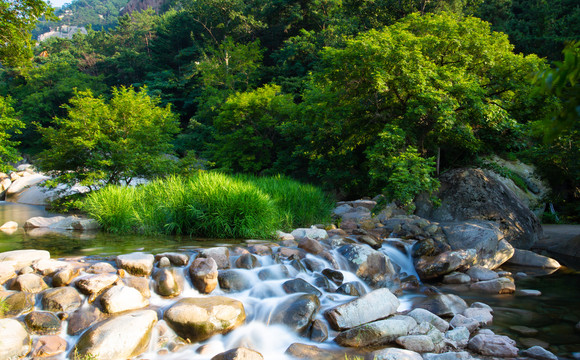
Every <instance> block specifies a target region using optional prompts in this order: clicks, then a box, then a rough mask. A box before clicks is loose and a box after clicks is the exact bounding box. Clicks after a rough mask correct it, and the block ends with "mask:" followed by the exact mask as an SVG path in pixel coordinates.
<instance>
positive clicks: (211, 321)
mask: <svg viewBox="0 0 580 360" xmlns="http://www.w3.org/2000/svg"><path fill="white" fill-rule="evenodd" d="M163 318H164V320H165V321H167V324H168V325H169V326H170V327H171V328H172V329H173V330H174V331H175V332H176V333H177V334H178V335H179V336H181V337H182V338H184V339H187V340H189V341H191V342H199V341H204V340H207V339H209V338H210V337H212V336H214V335H217V334H225V333H227V332H229V331H231V330H233V329H235V328H237V327H238V326H240V325H241V324H243V323H244V321H245V320H246V313H245V311H244V305H243V304H242V303H241V302H240V301H238V300H234V299H230V298H227V297H224V296H211V297H204V298H184V299H181V300H180V301H178V302H177V303H175V304H173V305H172V306H171V307H170V308H169V309H168V310H167V311H166V312H165V314H164V316H163Z"/></svg>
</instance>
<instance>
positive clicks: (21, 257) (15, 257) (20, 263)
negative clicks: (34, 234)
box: [0, 250, 50, 271]
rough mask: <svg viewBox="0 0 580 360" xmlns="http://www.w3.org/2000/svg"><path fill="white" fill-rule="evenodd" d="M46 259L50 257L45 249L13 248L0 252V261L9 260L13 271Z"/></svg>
mask: <svg viewBox="0 0 580 360" xmlns="http://www.w3.org/2000/svg"><path fill="white" fill-rule="evenodd" d="M48 259H50V253H49V252H48V251H46V250H14V251H6V252H3V253H0V263H1V262H10V263H11V264H12V266H13V267H14V270H15V271H20V269H22V268H24V267H26V266H30V265H32V264H34V263H36V262H38V261H40V260H48Z"/></svg>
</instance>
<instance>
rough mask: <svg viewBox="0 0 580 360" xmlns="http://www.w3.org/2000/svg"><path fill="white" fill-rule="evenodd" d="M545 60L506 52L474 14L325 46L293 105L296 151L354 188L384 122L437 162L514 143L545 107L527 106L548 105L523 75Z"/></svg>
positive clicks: (407, 22)
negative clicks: (297, 111) (297, 118)
mask: <svg viewBox="0 0 580 360" xmlns="http://www.w3.org/2000/svg"><path fill="white" fill-rule="evenodd" d="M544 67H545V64H544V61H542V60H541V59H538V58H537V57H535V56H528V57H524V56H522V55H518V54H514V53H513V52H512V46H511V45H510V43H509V41H508V39H507V37H506V36H505V35H503V34H499V33H494V32H492V31H491V30H490V27H489V24H487V23H485V22H482V21H481V20H479V19H476V18H472V17H467V18H459V17H457V16H455V15H453V14H449V13H442V14H439V15H431V14H427V15H424V16H420V15H418V14H413V15H410V16H408V17H406V18H405V19H403V20H401V21H399V22H397V23H396V24H394V25H392V26H389V27H386V28H385V29H384V30H381V31H377V30H371V31H369V32H366V33H362V34H360V35H359V36H358V37H356V38H354V39H351V40H348V41H347V43H346V46H345V47H344V48H327V49H325V51H324V53H323V59H322V67H321V69H320V70H319V71H318V72H317V73H315V74H314V77H313V81H312V83H311V84H310V87H309V89H308V90H307V91H306V92H305V94H304V103H303V104H301V117H302V121H303V123H302V124H298V125H295V126H294V129H292V132H294V133H296V134H297V135H296V138H297V139H300V138H304V140H303V141H300V143H301V146H300V147H299V148H298V149H297V151H296V152H295V155H298V156H300V157H303V158H306V159H308V161H309V170H310V172H311V173H313V174H315V175H316V176H317V177H319V178H321V179H323V181H325V182H329V183H331V184H333V185H334V186H349V187H352V185H353V184H354V181H362V182H363V183H365V182H368V181H365V180H364V176H367V175H366V174H365V172H366V173H367V174H368V170H365V164H366V166H367V167H368V163H367V160H368V159H367V158H366V154H367V153H368V152H367V149H369V148H370V147H372V146H373V145H374V144H375V143H376V142H377V141H379V137H378V135H377V134H380V133H384V132H388V130H386V129H385V126H386V125H393V126H396V127H398V128H400V129H401V130H402V131H403V133H404V137H405V145H410V146H413V147H414V148H416V149H417V151H418V154H419V155H420V156H422V157H425V158H428V157H430V156H433V155H435V154H436V153H437V151H438V150H440V151H441V154H442V161H444V163H443V165H445V166H449V165H452V164H450V163H449V162H450V161H452V160H451V159H455V160H454V161H457V158H458V155H459V156H461V155H462V154H463V155H462V156H464V157H466V156H473V155H475V154H477V153H482V152H483V153H485V152H494V151H502V150H509V149H511V148H513V147H517V146H519V145H520V144H521V141H520V140H519V137H520V136H523V134H522V132H521V130H520V128H519V123H524V122H527V121H530V120H532V119H533V116H538V117H540V116H542V115H543V114H544V113H545V111H544V112H542V111H539V110H537V111H536V113H535V114H531V113H530V112H529V110H530V109H538V108H547V106H545V99H543V97H540V96H535V95H534V92H533V86H532V85H531V83H530V80H529V75H530V74H531V73H533V72H534V71H538V70H540V69H543V68H544ZM408 161H411V160H408ZM347 191H348V189H347Z"/></svg>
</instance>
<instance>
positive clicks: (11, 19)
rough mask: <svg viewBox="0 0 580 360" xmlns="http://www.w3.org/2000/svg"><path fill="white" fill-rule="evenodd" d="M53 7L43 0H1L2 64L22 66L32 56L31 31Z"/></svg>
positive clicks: (0, 47)
mask: <svg viewBox="0 0 580 360" xmlns="http://www.w3.org/2000/svg"><path fill="white" fill-rule="evenodd" d="M51 15H52V8H51V7H50V6H49V5H48V3H46V2H44V1H43V0H0V65H2V66H10V67H16V66H19V65H20V66H21V65H23V64H24V63H25V62H28V61H29V60H30V59H31V58H32V46H33V44H32V42H31V35H30V32H31V31H32V30H33V29H34V27H35V26H36V22H37V21H38V20H39V19H40V18H41V17H42V16H48V17H50V16H51Z"/></svg>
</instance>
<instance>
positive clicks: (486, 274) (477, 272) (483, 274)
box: [466, 265, 499, 281]
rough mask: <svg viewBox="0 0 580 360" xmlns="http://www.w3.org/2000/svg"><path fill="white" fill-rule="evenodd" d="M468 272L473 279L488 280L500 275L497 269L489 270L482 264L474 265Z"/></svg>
mask: <svg viewBox="0 0 580 360" xmlns="http://www.w3.org/2000/svg"><path fill="white" fill-rule="evenodd" d="M466 273H467V275H469V277H470V278H471V279H472V280H473V281H487V280H493V279H497V278H498V277H499V275H498V274H497V273H496V272H495V271H492V270H489V269H487V268H484V267H483V266H480V265H476V266H472V267H471V268H469V270H467V272H466Z"/></svg>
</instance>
